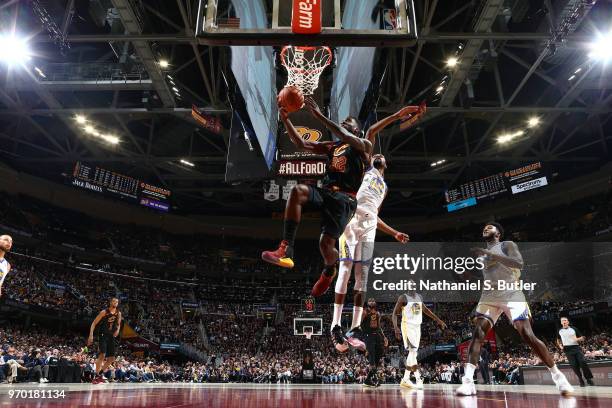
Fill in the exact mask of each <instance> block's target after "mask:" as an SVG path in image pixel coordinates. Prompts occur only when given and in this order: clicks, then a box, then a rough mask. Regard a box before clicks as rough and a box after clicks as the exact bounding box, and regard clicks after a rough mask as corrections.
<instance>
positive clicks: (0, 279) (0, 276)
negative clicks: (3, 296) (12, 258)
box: [0, 258, 9, 287]
mask: <svg viewBox="0 0 612 408" xmlns="http://www.w3.org/2000/svg"><path fill="white" fill-rule="evenodd" d="M8 273H9V263H8V261H7V260H6V259H4V258H2V259H0V287H2V284H3V283H4V279H6V275H8Z"/></svg>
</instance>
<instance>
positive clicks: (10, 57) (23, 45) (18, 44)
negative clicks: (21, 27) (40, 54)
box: [0, 34, 31, 65]
mask: <svg viewBox="0 0 612 408" xmlns="http://www.w3.org/2000/svg"><path fill="white" fill-rule="evenodd" d="M30 59H31V53H30V48H29V47H28V43H27V41H26V40H25V39H20V38H16V37H15V36H14V35H8V34H3V35H0V61H2V62H4V63H6V64H7V65H13V64H20V65H22V64H24V63H25V62H26V61H28V60H30Z"/></svg>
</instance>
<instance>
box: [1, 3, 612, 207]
mask: <svg viewBox="0 0 612 408" xmlns="http://www.w3.org/2000/svg"><path fill="white" fill-rule="evenodd" d="M270 2H271V1H268V3H270ZM415 6H416V14H417V20H418V26H419V33H420V36H419V37H420V38H419V40H418V42H417V45H416V46H414V47H412V48H390V49H386V50H384V51H383V52H382V53H381V58H380V59H379V61H380V62H379V63H378V64H380V67H379V68H380V69H381V71H383V70H384V71H385V75H384V78H383V80H382V83H381V90H382V91H381V96H380V99H379V101H378V109H377V110H378V112H379V114H380V115H386V114H388V113H391V112H393V111H395V110H396V109H398V108H399V107H401V106H402V105H404V104H407V103H417V102H418V101H419V100H420V99H419V98H420V97H421V96H422V95H423V94H424V93H426V92H427V91H428V90H431V89H432V88H433V89H437V87H438V86H439V85H440V83H441V80H442V79H443V78H445V77H446V80H445V81H444V86H443V89H441V91H440V95H439V96H440V97H439V101H438V102H436V103H435V104H433V105H432V106H430V108H429V110H428V113H427V115H426V117H425V118H424V119H423V121H422V122H421V123H420V124H419V125H418V127H415V128H412V129H407V130H405V131H401V130H400V129H399V128H397V127H396V128H392V129H390V130H388V131H386V132H385V134H384V136H383V137H382V139H381V146H380V149H381V150H382V152H383V153H385V154H386V155H387V158H388V160H389V162H390V168H389V176H388V180H389V184H390V186H391V193H390V197H389V198H388V199H387V201H386V204H385V206H384V211H385V212H387V213H391V214H393V213H401V214H403V215H408V214H411V215H416V214H431V213H435V212H439V211H441V210H442V205H443V199H444V198H443V192H444V190H445V189H447V188H449V187H453V186H457V185H458V184H460V183H461V182H464V181H469V180H472V179H476V178H479V177H483V176H487V175H489V174H492V173H494V172H498V171H502V170H505V169H510V168H513V167H518V166H520V165H521V164H529V163H532V162H535V161H543V162H545V163H546V164H547V166H549V168H550V169H551V171H552V172H554V173H555V174H556V177H558V178H559V179H563V178H570V177H573V176H575V175H582V174H585V173H588V172H591V171H594V170H597V169H598V168H600V167H601V165H602V164H604V163H607V162H609V161H610V152H609V149H610V147H611V143H610V139H612V122H611V121H610V119H611V118H612V67H607V66H606V64H605V61H600V60H597V59H594V58H590V57H589V53H590V52H591V48H590V44H591V43H593V42H594V41H596V39H597V38H598V37H597V36H598V35H600V34H607V33H608V32H610V30H612V3H611V2H610V1H605V0H599V1H591V0H589V1H584V0H559V1H557V0H536V1H533V0H473V1H459V0H456V1H446V0H445V1H438V0H422V1H418V0H417V1H416V2H415ZM197 9H198V1H192V0H176V1H171V0H164V1H162V0H150V1H149V0H147V1H144V0H141V1H138V0H47V1H43V0H34V1H25V2H24V1H9V2H5V4H4V5H3V6H0V26H2V27H16V30H17V31H18V32H19V33H21V34H22V35H25V36H27V37H28V38H29V46H30V49H31V50H32V52H33V54H34V55H33V57H32V60H30V61H29V63H28V65H27V66H23V67H19V66H13V67H12V68H11V69H7V67H6V65H2V64H1V63H0V75H1V76H0V140H2V143H1V145H0V153H1V154H2V157H3V161H6V162H8V163H9V164H10V165H11V166H12V167H14V168H16V169H18V170H20V171H24V172H27V173H31V174H35V175H39V176H44V177H46V178H50V179H53V180H56V181H58V182H62V181H65V180H66V177H65V175H67V174H70V172H71V170H72V167H73V166H74V164H75V162H77V161H85V162H89V163H95V164H100V165H102V166H105V167H107V168H110V169H112V170H116V171H119V172H122V173H125V174H128V175H131V176H134V177H139V178H141V179H143V180H147V181H149V182H151V183H156V184H158V185H160V186H164V187H167V188H169V189H170V190H172V191H173V192H174V193H175V201H174V204H175V206H176V207H177V211H179V212H186V213H214V214H243V215H247V214H260V215H263V214H269V213H270V212H271V211H275V210H278V209H279V205H280V203H268V202H266V201H264V200H263V190H262V183H261V182H243V183H240V184H237V185H229V184H227V183H225V180H224V178H225V177H224V176H225V162H226V152H227V141H228V132H227V131H224V132H223V134H222V135H219V134H215V133H210V132H208V131H207V130H205V129H203V128H201V127H200V126H198V124H197V122H195V121H194V120H193V119H192V118H191V106H192V104H195V105H197V106H198V107H200V108H202V109H203V110H204V111H206V112H208V113H210V114H212V115H214V116H216V117H218V118H220V119H221V123H222V125H223V127H224V129H228V128H229V124H230V117H231V115H230V107H229V104H228V90H227V87H226V84H225V81H224V79H223V73H224V72H226V71H227V70H228V64H229V61H230V52H229V49H228V48H226V47H209V46H205V45H200V44H198V42H197V40H196V38H195V36H194V26H195V23H196V13H197ZM118 10H119V11H118ZM122 10H123V11H122ZM125 10H128V11H129V12H131V13H133V15H134V16H137V17H138V20H139V21H140V23H141V26H142V27H143V30H142V32H135V31H133V30H131V29H129V28H130V24H132V23H133V22H131V21H128V20H129V19H126V13H125ZM128 14H129V13H128ZM41 19H42V20H45V24H41ZM3 31H4V30H3ZM126 32H127V34H126ZM609 46H611V47H612V39H610V43H609ZM0 52H5V51H2V50H0ZM454 55H457V64H456V65H455V66H453V67H450V66H449V65H448V61H449V58H451V57H452V56H454ZM162 59H165V60H167V61H168V64H169V66H168V67H162V66H160V64H159V61H161V60H162ZM451 65H452V64H451ZM35 68H37V69H35ZM41 72H42V74H41ZM168 75H170V77H168ZM169 78H171V80H172V82H170V81H169ZM173 88H176V91H175V90H174V89H173ZM177 94H178V95H180V97H179V96H177ZM77 115H83V116H85V117H87V119H88V120H89V121H91V122H93V123H95V124H97V125H99V126H101V127H102V128H103V129H106V130H107V131H108V133H112V134H113V135H116V136H118V137H120V139H121V142H120V143H119V144H116V145H113V144H109V143H108V142H107V141H105V140H100V141H96V140H95V138H92V137H90V136H88V135H86V134H85V133H84V131H83V129H82V127H81V126H79V125H78V123H77V122H76V120H75V117H76V116H77ZM534 116H535V117H537V118H538V120H539V122H540V123H539V124H538V125H537V126H533V127H529V125H528V120H529V119H530V118H533V117H534ZM502 134H505V135H509V134H510V135H515V136H516V138H515V140H511V141H509V142H506V143H500V142H499V141H498V139H499V137H500V135H502ZM184 158H189V161H191V162H193V163H194V164H195V167H189V166H185V165H183V164H181V162H180V160H181V159H184ZM434 163H439V164H437V165H435V166H434V165H433V164H434Z"/></svg>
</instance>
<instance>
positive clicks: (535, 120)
mask: <svg viewBox="0 0 612 408" xmlns="http://www.w3.org/2000/svg"><path fill="white" fill-rule="evenodd" d="M539 124H540V118H538V117H537V116H534V117H532V118H529V120H528V121H527V127H530V128H532V127H536V126H538V125H539Z"/></svg>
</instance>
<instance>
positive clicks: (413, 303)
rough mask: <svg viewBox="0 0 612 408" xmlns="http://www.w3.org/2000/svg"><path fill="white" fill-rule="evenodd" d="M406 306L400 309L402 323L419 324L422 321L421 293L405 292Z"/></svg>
mask: <svg viewBox="0 0 612 408" xmlns="http://www.w3.org/2000/svg"><path fill="white" fill-rule="evenodd" d="M404 296H406V300H407V303H406V306H404V308H403V309H402V324H403V323H407V324H421V323H423V299H421V295H419V294H418V293H415V294H413V295H409V294H407V293H406V294H405V295H404Z"/></svg>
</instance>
